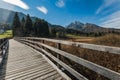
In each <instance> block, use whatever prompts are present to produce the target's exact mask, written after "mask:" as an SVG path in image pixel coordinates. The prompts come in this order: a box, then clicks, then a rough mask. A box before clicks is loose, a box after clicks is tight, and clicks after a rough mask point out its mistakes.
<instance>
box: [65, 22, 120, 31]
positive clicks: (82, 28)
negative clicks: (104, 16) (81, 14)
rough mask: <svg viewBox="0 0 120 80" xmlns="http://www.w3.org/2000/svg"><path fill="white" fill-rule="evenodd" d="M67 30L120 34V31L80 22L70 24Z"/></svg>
mask: <svg viewBox="0 0 120 80" xmlns="http://www.w3.org/2000/svg"><path fill="white" fill-rule="evenodd" d="M66 28H67V29H73V30H77V31H81V32H85V33H90V32H94V33H97V32H120V29H113V28H104V27H101V26H98V25H96V24H92V23H86V24H83V23H81V22H79V21H75V22H72V23H70V24H69V25H68V26H67V27H66Z"/></svg>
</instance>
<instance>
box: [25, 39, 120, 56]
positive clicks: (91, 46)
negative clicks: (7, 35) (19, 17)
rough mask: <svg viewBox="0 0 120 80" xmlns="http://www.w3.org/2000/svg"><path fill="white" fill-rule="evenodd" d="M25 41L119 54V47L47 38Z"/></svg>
mask: <svg viewBox="0 0 120 80" xmlns="http://www.w3.org/2000/svg"><path fill="white" fill-rule="evenodd" d="M26 39H33V40H45V41H50V42H54V43H61V44H65V45H70V46H76V47H80V48H86V49H91V50H97V51H103V52H109V53H113V54H120V48H119V47H111V46H104V45H96V44H88V43H79V42H70V41H64V40H55V39H47V38H36V37H26Z"/></svg>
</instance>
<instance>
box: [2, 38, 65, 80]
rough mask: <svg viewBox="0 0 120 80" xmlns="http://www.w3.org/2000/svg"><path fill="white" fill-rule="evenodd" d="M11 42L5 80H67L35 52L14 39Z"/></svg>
mask: <svg viewBox="0 0 120 80" xmlns="http://www.w3.org/2000/svg"><path fill="white" fill-rule="evenodd" d="M9 42H10V43H9V45H10V47H9V54H8V58H7V63H6V65H4V67H6V68H5V70H3V71H4V73H5V75H4V76H3V75H2V77H4V79H5V80H65V79H64V78H63V77H62V76H61V75H60V74H59V73H58V71H57V70H56V69H55V68H53V66H51V64H49V63H48V62H47V61H46V60H45V59H44V58H43V57H42V55H40V54H39V53H37V52H36V51H35V50H33V49H32V48H30V47H28V46H26V45H24V44H21V43H19V42H17V41H15V40H13V39H12V40H10V41H9ZM0 80H1V79H0Z"/></svg>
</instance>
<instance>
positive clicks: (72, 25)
mask: <svg viewBox="0 0 120 80" xmlns="http://www.w3.org/2000/svg"><path fill="white" fill-rule="evenodd" d="M83 26H84V24H83V23H81V22H79V21H75V22H72V23H70V24H69V25H68V26H67V28H68V29H74V30H81V29H82V28H83Z"/></svg>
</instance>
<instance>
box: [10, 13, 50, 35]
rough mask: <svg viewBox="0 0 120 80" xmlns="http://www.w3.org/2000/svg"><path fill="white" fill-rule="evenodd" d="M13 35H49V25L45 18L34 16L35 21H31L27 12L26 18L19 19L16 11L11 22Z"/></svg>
mask: <svg viewBox="0 0 120 80" xmlns="http://www.w3.org/2000/svg"><path fill="white" fill-rule="evenodd" d="M12 28H13V36H22V37H26V36H27V37H29V36H35V37H49V26H48V23H47V22H46V21H45V20H42V19H38V18H36V20H35V21H32V19H31V17H30V16H29V14H27V16H26V18H24V17H23V18H22V20H20V18H19V16H18V13H17V12H16V13H15V15H14V18H13V23H12Z"/></svg>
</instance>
